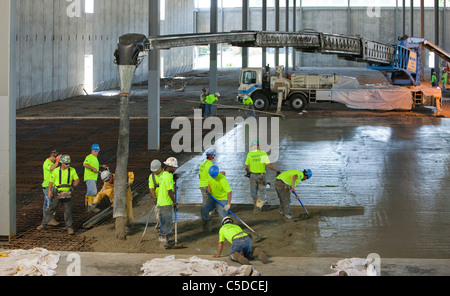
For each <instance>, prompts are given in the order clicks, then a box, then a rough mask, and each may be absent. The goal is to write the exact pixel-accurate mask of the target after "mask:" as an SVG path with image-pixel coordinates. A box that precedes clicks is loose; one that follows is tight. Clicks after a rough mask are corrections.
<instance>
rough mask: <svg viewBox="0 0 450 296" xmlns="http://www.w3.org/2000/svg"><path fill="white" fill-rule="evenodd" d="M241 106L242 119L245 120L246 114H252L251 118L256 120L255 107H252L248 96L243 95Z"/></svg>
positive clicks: (251, 101)
mask: <svg viewBox="0 0 450 296" xmlns="http://www.w3.org/2000/svg"><path fill="white" fill-rule="evenodd" d="M242 104H243V105H244V118H247V116H248V112H249V111H251V112H252V116H253V117H255V118H256V113H255V106H254V105H253V100H252V98H251V97H250V96H247V95H245V96H244V98H243V99H242Z"/></svg>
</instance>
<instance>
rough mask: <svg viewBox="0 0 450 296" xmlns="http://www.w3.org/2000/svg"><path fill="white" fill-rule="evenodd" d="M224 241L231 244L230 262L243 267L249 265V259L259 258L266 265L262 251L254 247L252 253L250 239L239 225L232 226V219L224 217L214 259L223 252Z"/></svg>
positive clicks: (265, 256) (265, 257) (265, 258)
mask: <svg viewBox="0 0 450 296" xmlns="http://www.w3.org/2000/svg"><path fill="white" fill-rule="evenodd" d="M225 239H226V240H227V241H228V242H229V243H230V244H231V250H230V257H229V258H230V260H231V261H235V262H239V263H241V264H243V265H248V264H250V262H249V259H253V258H255V257H257V258H259V259H260V260H261V261H262V262H263V263H264V264H266V263H268V260H267V255H266V254H265V253H264V251H263V250H262V249H261V248H259V247H256V248H255V250H254V252H253V253H252V238H251V236H250V235H248V234H247V233H245V232H244V231H243V230H242V228H241V227H240V226H239V225H236V224H233V219H231V218H230V217H228V216H227V217H224V218H223V219H222V227H221V228H220V230H219V244H218V246H217V253H216V254H214V255H213V257H214V258H219V257H220V255H221V254H222V251H223V246H224V242H225Z"/></svg>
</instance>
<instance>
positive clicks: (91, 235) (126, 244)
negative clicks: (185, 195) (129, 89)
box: [17, 68, 450, 257]
mask: <svg viewBox="0 0 450 296" xmlns="http://www.w3.org/2000/svg"><path fill="white" fill-rule="evenodd" d="M322 71H327V69H324V70H322ZM340 72H341V73H342V74H350V73H353V74H356V75H357V77H358V79H359V80H360V83H362V84H363V83H380V82H383V81H384V80H385V78H384V77H383V76H382V75H381V74H380V73H378V72H376V71H369V70H364V69H350V68H349V69H341V71H340ZM237 73H238V72H236V71H220V72H219V85H218V91H219V92H220V93H221V95H222V98H221V101H220V103H221V104H225V105H229V106H232V107H233V108H219V110H218V115H219V116H221V117H226V116H239V115H241V114H242V113H241V111H240V110H239V107H238V106H239V105H238V103H237V102H236V101H235V100H234V98H235V96H236V90H237V84H238V78H237V76H236V75H237ZM337 74H339V73H337ZM174 81H175V86H168V87H166V85H168V82H169V79H165V80H163V81H162V87H161V116H162V117H176V116H187V117H188V116H193V109H194V108H197V107H198V105H199V104H198V105H197V104H196V103H192V102H186V100H189V101H199V95H200V90H201V88H202V87H204V86H205V87H207V85H208V73H207V72H202V71H197V72H195V73H190V74H188V75H186V76H185V77H176V78H174ZM184 84H186V87H185V88H184V89H183V91H182V90H181V89H182V87H183V85H184ZM134 90H135V93H134V96H133V97H132V98H131V101H130V115H131V117H142V118H146V117H147V93H146V91H147V89H146V86H145V85H141V86H135V88H134ZM115 92H116V93H115ZM106 93H107V92H103V93H101V94H95V95H91V96H82V97H78V98H73V99H68V100H65V101H62V102H54V103H50V104H46V105H43V106H36V107H32V108H27V109H22V110H18V111H17V117H18V118H19V117H21V118H28V117H37V116H38V117H58V116H61V110H65V112H64V116H67V117H77V116H83V117H90V118H101V117H117V116H118V115H119V108H118V106H119V97H118V96H117V90H115V91H114V90H113V91H111V94H110V95H108V94H106ZM274 109H275V107H274V106H272V108H271V109H270V110H269V111H270V112H275V110H274ZM283 113H284V115H285V116H286V117H288V118H303V117H361V118H364V117H433V116H434V115H433V114H434V110H433V109H432V108H421V109H420V110H413V111H402V112H399V111H389V112H387V111H370V110H356V109H350V108H347V107H346V106H344V105H341V104H337V103H320V104H315V105H311V106H309V107H308V109H307V112H305V113H302V114H299V113H298V112H294V111H290V110H288V109H287V107H284V109H283ZM443 115H444V117H446V118H449V117H450V100H449V99H444V110H443ZM258 116H270V115H269V114H258ZM181 157H182V156H181ZM189 157H191V155H186V158H189ZM199 194H200V193H199ZM146 200H148V199H146V198H145V197H144V198H142V199H141V202H140V203H139V204H138V205H137V206H136V208H135V218H136V220H138V219H139V218H141V221H140V222H139V223H135V224H134V225H132V226H131V227H129V229H128V235H127V239H126V240H125V241H120V240H118V239H116V238H115V235H114V231H115V229H114V228H115V226H114V224H108V225H103V226H97V227H95V228H93V229H91V230H89V231H87V232H84V233H82V234H81V235H83V236H85V237H86V239H88V240H93V241H95V242H94V243H93V245H92V248H93V250H94V251H96V252H124V253H153V254H167V255H172V254H190V255H196V254H202V255H205V254H206V255H207V254H211V255H212V254H214V253H215V252H216V251H217V243H218V230H219V227H220V225H219V223H220V222H219V218H218V217H214V219H213V221H214V223H213V231H212V232H205V231H203V230H202V226H201V219H200V218H199V213H200V208H199V207H198V206H192V205H180V208H179V210H180V213H190V214H191V216H194V217H196V218H194V219H189V220H188V221H183V222H179V223H178V224H177V229H178V241H179V243H180V244H182V245H183V246H184V247H186V248H177V249H169V250H166V249H165V248H164V247H162V246H161V244H160V242H159V241H158V239H157V230H156V229H155V228H154V225H155V223H154V222H153V221H152V222H151V223H150V225H149V228H148V229H147V232H146V234H145V236H144V238H143V239H142V241H141V237H142V234H143V231H144V227H145V222H142V218H143V217H145V214H146V213H148V212H149V209H151V208H152V204H149V202H146ZM232 211H234V213H235V214H236V215H238V216H239V217H240V218H241V219H242V220H243V221H245V222H246V223H247V224H248V225H249V226H250V227H252V228H253V229H254V230H255V231H256V233H257V234H258V235H260V236H263V237H264V239H263V240H262V241H261V242H258V243H254V246H260V247H261V248H262V249H263V250H265V251H266V253H267V254H268V255H269V256H293V257H297V256H298V257H300V256H314V255H315V254H314V252H315V246H314V245H311V242H313V241H314V239H309V237H313V236H317V235H320V234H318V233H319V221H321V219H322V218H321V215H320V214H317V211H320V210H317V211H316V212H315V211H314V209H311V210H310V212H311V214H312V217H310V218H307V219H305V216H304V210H303V209H302V208H301V207H299V206H298V207H297V206H295V207H293V211H294V217H296V222H283V221H282V220H281V217H280V214H279V213H278V209H277V207H276V206H271V207H270V208H267V209H266V210H265V211H264V212H262V213H256V214H255V213H253V209H252V208H250V206H244V205H241V206H233V207H232ZM314 213H316V214H314ZM145 220H146V219H145V218H144V221H145ZM234 220H235V222H237V221H236V220H237V219H235V218H234ZM241 226H242V227H243V229H244V231H246V232H247V233H252V232H251V231H250V230H248V229H247V228H246V227H245V226H243V225H242V224H241ZM254 236H255V235H254ZM172 239H173V238H172ZM229 249H230V245H229V244H228V243H227V244H226V245H225V248H224V251H223V253H222V256H227V255H228V252H229Z"/></svg>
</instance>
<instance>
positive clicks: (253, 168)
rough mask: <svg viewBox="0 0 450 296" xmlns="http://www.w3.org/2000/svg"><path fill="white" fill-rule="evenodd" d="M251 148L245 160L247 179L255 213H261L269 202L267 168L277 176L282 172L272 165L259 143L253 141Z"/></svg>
mask: <svg viewBox="0 0 450 296" xmlns="http://www.w3.org/2000/svg"><path fill="white" fill-rule="evenodd" d="M251 148H252V149H253V150H252V151H250V152H249V153H248V154H247V158H246V160H245V170H246V171H247V175H246V177H247V178H250V194H251V196H252V199H253V203H254V206H255V207H254V211H255V212H261V211H262V208H263V206H264V204H265V203H266V200H267V196H266V190H267V188H266V186H267V185H269V184H268V183H267V178H266V166H267V167H268V168H269V169H271V170H272V171H274V172H276V173H277V175H279V174H280V171H279V170H278V169H276V168H275V167H274V166H273V164H271V163H270V160H269V157H268V155H267V153H266V152H264V151H261V149H260V146H259V141H257V140H254V141H252V144H251ZM258 193H259V198H258Z"/></svg>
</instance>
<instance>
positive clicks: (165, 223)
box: [158, 206, 173, 239]
mask: <svg viewBox="0 0 450 296" xmlns="http://www.w3.org/2000/svg"><path fill="white" fill-rule="evenodd" d="M158 215H159V223H160V227H159V235H160V236H165V237H166V238H167V239H169V237H170V236H171V235H172V225H173V221H172V216H173V206H162V207H160V206H158Z"/></svg>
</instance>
